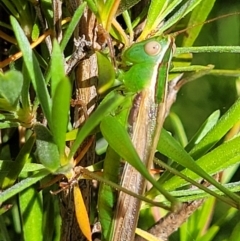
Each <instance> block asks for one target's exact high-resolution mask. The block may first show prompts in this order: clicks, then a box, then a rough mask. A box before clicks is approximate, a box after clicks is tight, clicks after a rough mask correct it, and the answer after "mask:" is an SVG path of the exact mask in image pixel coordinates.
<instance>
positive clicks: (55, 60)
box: [50, 39, 65, 109]
mask: <svg viewBox="0 0 240 241" xmlns="http://www.w3.org/2000/svg"><path fill="white" fill-rule="evenodd" d="M63 58H64V56H63V52H62V51H61V49H60V46H59V45H58V42H57V40H56V39H54V41H53V51H52V55H51V69H50V70H51V97H52V98H54V96H55V91H56V88H57V87H58V85H59V83H60V82H61V81H62V80H63V78H65V71H64V61H63ZM52 108H53V107H52ZM53 109H54V108H53Z"/></svg>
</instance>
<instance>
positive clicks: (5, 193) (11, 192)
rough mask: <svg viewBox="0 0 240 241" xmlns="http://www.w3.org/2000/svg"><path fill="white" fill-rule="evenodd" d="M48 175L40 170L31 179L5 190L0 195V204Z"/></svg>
mask: <svg viewBox="0 0 240 241" xmlns="http://www.w3.org/2000/svg"><path fill="white" fill-rule="evenodd" d="M47 175H49V171H47V170H46V169H45V170H42V171H39V172H38V173H35V174H33V175H32V176H31V177H28V178H26V179H24V180H22V181H20V182H19V183H17V184H15V185H14V186H12V187H10V188H8V189H6V190H5V191H3V192H1V193H0V202H1V203H2V202H5V201H6V200H8V199H9V198H11V197H13V196H14V195H16V194H18V193H20V192H21V191H23V190H24V189H26V188H28V187H30V186H31V185H33V184H35V183H36V182H38V181H40V180H41V179H43V178H44V177H46V176H47Z"/></svg>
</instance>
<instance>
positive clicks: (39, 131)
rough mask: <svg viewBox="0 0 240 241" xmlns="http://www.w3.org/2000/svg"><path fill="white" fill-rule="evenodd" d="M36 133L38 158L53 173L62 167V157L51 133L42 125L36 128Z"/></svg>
mask: <svg viewBox="0 0 240 241" xmlns="http://www.w3.org/2000/svg"><path fill="white" fill-rule="evenodd" d="M34 131H35V132H36V144H37V156H38V158H39V160H40V162H41V163H42V164H43V165H44V167H45V168H47V169H48V170H49V171H51V172H55V171H56V170H57V169H59V168H60V167H61V163H60V155H59V151H58V147H57V145H56V143H54V141H53V136H52V135H51V133H50V131H49V130H48V129H47V128H46V127H45V126H43V125H41V124H36V125H35V126H34Z"/></svg>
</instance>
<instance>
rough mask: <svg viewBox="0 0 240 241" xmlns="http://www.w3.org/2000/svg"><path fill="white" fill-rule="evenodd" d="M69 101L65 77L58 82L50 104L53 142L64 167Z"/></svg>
mask: <svg viewBox="0 0 240 241" xmlns="http://www.w3.org/2000/svg"><path fill="white" fill-rule="evenodd" d="M70 99H71V83H70V80H69V79H68V78H67V77H64V78H63V79H62V80H61V81H59V83H58V85H57V86H56V89H55V93H54V96H53V103H52V128H51V132H52V135H53V139H54V142H55V143H56V144H57V146H58V150H59V155H60V158H61V166H64V165H66V160H65V158H64V156H65V154H64V153H65V138H66V132H67V125H68V121H69V108H70Z"/></svg>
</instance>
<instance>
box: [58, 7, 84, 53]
mask: <svg viewBox="0 0 240 241" xmlns="http://www.w3.org/2000/svg"><path fill="white" fill-rule="evenodd" d="M86 5H87V4H86V2H83V3H82V4H80V5H79V7H78V8H77V9H76V11H75V12H74V15H73V17H72V20H71V22H70V24H69V25H68V28H67V30H66V31H65V33H64V36H63V39H62V42H61V44H60V46H61V50H62V51H63V50H64V49H65V48H66V46H67V43H68V41H69V39H70V38H71V36H72V34H73V32H74V30H75V28H76V26H77V24H78V23H79V20H80V18H81V17H82V14H83V11H84V9H85V7H86Z"/></svg>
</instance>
